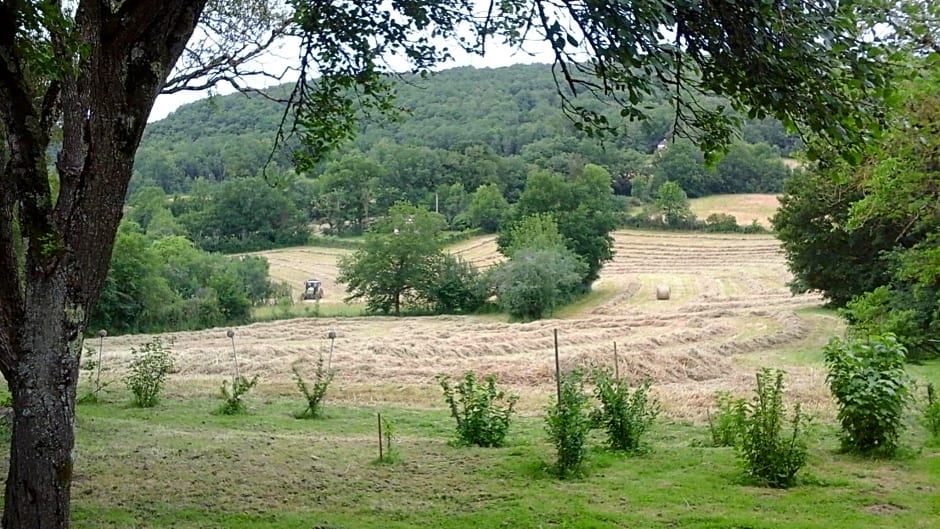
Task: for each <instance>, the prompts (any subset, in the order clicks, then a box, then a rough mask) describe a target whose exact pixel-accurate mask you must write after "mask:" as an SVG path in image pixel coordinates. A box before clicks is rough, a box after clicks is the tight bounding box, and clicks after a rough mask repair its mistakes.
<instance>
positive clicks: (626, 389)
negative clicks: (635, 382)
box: [592, 369, 660, 452]
mask: <svg viewBox="0 0 940 529" xmlns="http://www.w3.org/2000/svg"><path fill="white" fill-rule="evenodd" d="M593 378H594V396H595V397H597V400H598V401H600V403H601V407H600V408H599V409H597V410H596V411H595V413H594V416H593V417H592V418H593V420H594V423H595V424H596V425H598V426H600V427H602V428H604V430H606V431H607V444H608V446H610V448H612V449H614V450H623V451H627V452H636V451H638V450H639V449H640V440H641V439H642V437H643V434H645V433H646V432H647V431H649V429H650V427H651V426H652V425H653V422H654V421H655V420H656V417H657V416H658V415H659V411H660V406H659V403H658V402H657V401H656V399H654V398H651V397H650V394H649V390H650V385H651V384H650V381H649V380H646V381H644V382H643V384H641V385H640V386H639V387H638V388H636V389H635V390H634V391H633V392H631V391H630V385H629V384H627V383H626V382H624V381H622V380H618V379H616V378H614V377H613V375H612V374H611V372H610V370H609V369H597V370H595V371H594V377H593Z"/></svg>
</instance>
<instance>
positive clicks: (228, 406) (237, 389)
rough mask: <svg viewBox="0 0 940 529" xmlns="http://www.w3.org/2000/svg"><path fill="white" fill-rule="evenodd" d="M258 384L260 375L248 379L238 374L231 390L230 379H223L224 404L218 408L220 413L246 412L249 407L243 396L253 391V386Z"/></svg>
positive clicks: (236, 413)
mask: <svg viewBox="0 0 940 529" xmlns="http://www.w3.org/2000/svg"><path fill="white" fill-rule="evenodd" d="M257 384H258V375H255V376H253V377H251V379H247V378H245V377H243V376H236V377H235V379H234V380H233V381H232V389H231V390H229V383H228V380H223V381H222V405H221V406H219V409H218V410H217V411H218V413H219V415H239V414H242V413H245V411H247V408H246V406H245V401H244V400H243V397H244V396H245V395H247V394H248V392H249V391H251V388H253V387H255V385H257Z"/></svg>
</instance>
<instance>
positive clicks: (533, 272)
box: [490, 247, 585, 320]
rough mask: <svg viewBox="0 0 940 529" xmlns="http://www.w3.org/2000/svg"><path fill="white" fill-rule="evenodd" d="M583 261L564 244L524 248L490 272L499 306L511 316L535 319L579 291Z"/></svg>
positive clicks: (563, 302)
mask: <svg viewBox="0 0 940 529" xmlns="http://www.w3.org/2000/svg"><path fill="white" fill-rule="evenodd" d="M584 268H585V266H584V263H583V262H581V261H580V260H579V258H578V257H577V256H576V255H575V254H574V252H572V251H570V250H567V249H565V248H561V247H556V248H548V249H533V248H524V249H522V250H519V251H518V252H516V253H515V254H513V256H512V258H511V259H509V260H508V261H506V262H503V263H501V264H500V265H498V266H497V267H495V268H494V269H493V270H492V272H490V273H491V276H490V277H491V278H492V281H493V284H494V285H495V286H496V292H497V296H498V297H499V304H500V307H502V308H503V310H505V311H506V312H508V313H509V315H510V316H512V317H513V318H517V319H520V320H537V319H539V318H541V317H543V316H544V315H545V314H548V313H550V312H551V311H552V310H553V309H554V308H555V307H558V306H561V305H563V304H565V303H567V302H568V301H570V300H571V299H572V298H573V297H574V296H575V295H576V294H578V293H580V292H583V289H582V287H581V278H582V276H583V274H584Z"/></svg>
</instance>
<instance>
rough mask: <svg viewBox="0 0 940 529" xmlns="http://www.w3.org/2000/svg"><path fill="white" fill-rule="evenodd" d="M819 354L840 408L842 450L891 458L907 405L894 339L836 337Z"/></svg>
mask: <svg viewBox="0 0 940 529" xmlns="http://www.w3.org/2000/svg"><path fill="white" fill-rule="evenodd" d="M823 352H824V354H825V360H826V366H827V367H828V369H829V374H828V376H827V377H826V381H827V382H828V383H829V389H830V391H831V392H832V395H833V397H835V399H836V401H837V402H838V405H839V422H840V423H841V425H842V447H843V449H845V450H847V451H850V452H859V453H875V452H878V453H881V454H882V455H891V454H893V453H894V451H895V450H896V449H897V445H898V438H899V436H900V433H901V431H902V430H903V428H904V410H905V408H906V407H907V405H908V404H909V403H910V400H911V394H910V379H909V378H908V376H907V374H906V373H905V372H904V363H905V361H906V358H907V354H906V350H905V349H904V346H903V345H901V344H900V343H899V342H898V340H897V338H896V337H895V336H894V335H893V334H884V335H877V336H872V337H870V338H869V339H866V340H863V339H855V340H851V341H843V340H841V339H839V338H834V339H833V340H831V341H830V342H829V344H828V345H826V347H825V349H824V350H823Z"/></svg>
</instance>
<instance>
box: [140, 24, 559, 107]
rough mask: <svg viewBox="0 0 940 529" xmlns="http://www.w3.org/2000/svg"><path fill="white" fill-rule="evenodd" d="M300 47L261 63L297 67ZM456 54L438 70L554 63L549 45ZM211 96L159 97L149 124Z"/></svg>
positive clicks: (221, 91) (220, 90) (221, 90)
mask: <svg viewBox="0 0 940 529" xmlns="http://www.w3.org/2000/svg"><path fill="white" fill-rule="evenodd" d="M298 48H299V47H298V46H296V45H295V46H294V47H291V45H290V44H284V45H282V46H281V47H280V48H279V49H277V50H275V51H274V52H272V53H271V54H269V55H268V56H266V57H265V58H264V59H263V60H262V61H260V64H261V65H263V66H265V67H266V69H267V70H269V71H282V70H283V69H284V67H285V66H288V65H291V64H295V63H296V62H297V61H296V59H295V58H296V57H297V55H298V53H299V49H298ZM453 55H454V60H452V61H450V62H447V63H444V64H442V65H441V66H440V68H438V69H439V70H444V69H447V68H455V67H458V66H473V67H476V68H500V67H504V66H511V65H513V64H532V63H551V62H552V58H553V57H552V54H551V47H550V46H549V45H548V43H547V42H529V43H527V44H526V51H519V50H517V49H514V48H512V47H510V46H506V45H501V44H499V43H497V42H492V43H488V44H487V50H486V55H485V56H482V57H481V56H479V55H472V54H468V53H465V52H462V51H460V50H457V51H455V52H454V53H453ZM292 59H293V60H292ZM396 62H400V66H399V65H397V64H396ZM389 63H390V64H391V65H392V67H393V68H395V69H396V70H397V71H399V70H400V71H406V70H407V64H406V63H405V62H404V61H401V60H398V61H396V59H395V58H390V59H389ZM295 79H296V78H295ZM288 81H291V79H285V80H284V81H283V82H288ZM281 83H282V82H279V81H271V80H265V81H262V80H259V81H257V82H253V83H252V82H249V83H248V85H249V86H251V87H252V88H267V87H270V86H273V85H276V84H281ZM234 91H235V90H234V89H233V88H232V87H230V86H228V85H227V84H224V83H223V84H222V85H220V86H219V87H217V88H216V89H215V91H214V94H217V95H225V94H230V93H233V92H234ZM210 95H213V94H212V93H210V92H209V91H199V92H188V91H184V92H178V93H176V94H169V95H160V96H158V97H157V101H156V103H154V106H153V110H152V111H151V112H150V117H149V119H148V121H149V122H153V121H157V120H160V119H163V118H165V117H166V116H167V115H169V114H170V112H172V111H173V110H175V109H176V108H178V107H179V106H180V105H183V104H186V103H191V102H193V101H197V100H199V99H204V98H207V97H209V96H210Z"/></svg>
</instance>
